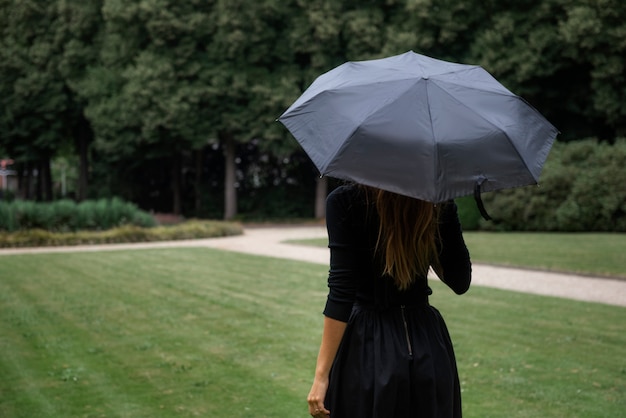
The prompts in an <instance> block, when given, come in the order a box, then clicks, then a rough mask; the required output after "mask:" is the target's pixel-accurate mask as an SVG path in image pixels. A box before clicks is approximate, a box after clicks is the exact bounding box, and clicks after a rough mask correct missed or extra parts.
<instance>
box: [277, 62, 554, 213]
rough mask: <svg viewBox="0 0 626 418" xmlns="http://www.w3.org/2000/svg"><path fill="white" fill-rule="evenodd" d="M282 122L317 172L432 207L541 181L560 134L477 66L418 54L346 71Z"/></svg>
mask: <svg viewBox="0 0 626 418" xmlns="http://www.w3.org/2000/svg"><path fill="white" fill-rule="evenodd" d="M278 120H279V121H280V122H281V123H283V124H284V125H285V126H286V127H287V129H289V131H290V132H291V133H292V134H293V136H294V137H295V138H296V140H298V142H299V143H300V144H301V145H302V147H303V148H304V150H305V151H306V152H307V154H308V155H309V157H310V158H311V160H312V161H313V163H314V164H315V165H316V167H317V168H318V169H319V171H320V174H321V175H326V176H330V177H334V178H339V179H345V180H351V181H354V182H357V183H361V184H365V185H369V186H373V187H377V188H380V189H384V190H388V191H391V192H395V193H399V194H403V195H407V196H411V197H415V198H418V199H422V200H427V201H430V202H435V203H437V202H443V201H446V200H449V199H453V198H456V197H460V196H464V195H468V194H472V193H474V192H475V191H476V190H477V188H480V190H482V191H493V190H498V189H504V188H511V187H518V186H525V185H529V184H537V181H538V179H539V175H540V173H541V169H542V167H543V164H544V163H545V160H546V158H547V156H548V152H549V151H550V148H551V146H552V143H553V142H554V139H555V137H556V135H557V134H558V131H557V129H556V128H555V127H554V126H552V125H551V124H550V123H549V122H548V121H547V120H546V119H545V118H544V117H543V116H542V115H541V114H539V112H537V111H536V110H535V109H534V108H533V107H532V106H530V105H529V104H528V103H526V102H525V101H524V100H523V99H522V98H520V97H518V96H516V95H515V94H513V93H511V92H510V91H509V90H508V89H506V88H505V87H504V86H503V85H502V84H500V83H499V82H498V81H497V80H496V79H495V78H493V77H492V76H491V75H490V74H489V73H488V72H487V71H485V70H484V69H482V68H481V67H479V66H475V65H463V64H456V63H451V62H447V61H441V60H437V59H433V58H430V57H426V56H424V55H420V54H417V53H415V52H412V51H409V52H407V53H405V54H402V55H397V56H393V57H389V58H384V59H378V60H370V61H359V62H347V63H345V64H343V65H340V66H339V67H337V68H335V69H333V70H331V71H329V72H327V73H325V74H323V75H321V76H320V77H318V78H317V79H316V80H315V81H314V82H313V84H311V86H310V87H309V88H308V89H307V90H306V91H305V92H304V93H303V94H302V96H300V98H298V99H297V100H296V101H295V103H293V104H292V105H291V106H290V107H289V109H287V111H285V113H283V114H282V115H281V116H280V118H279V119H278Z"/></svg>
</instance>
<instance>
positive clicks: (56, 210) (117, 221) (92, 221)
mask: <svg viewBox="0 0 626 418" xmlns="http://www.w3.org/2000/svg"><path fill="white" fill-rule="evenodd" d="M0 215H1V219H0V230H3V231H9V232H13V231H18V230H29V229H42V230H46V231H52V232H68V231H79V230H107V229H111V228H116V227H120V226H123V225H136V226H140V227H153V226H155V225H156V221H155V220H154V219H153V217H152V216H151V215H150V214H149V213H146V212H144V211H141V210H140V209H138V208H137V206H135V205H134V204H132V203H128V202H124V201H122V200H121V199H118V198H113V199H99V200H89V201H85V202H81V203H78V204H77V203H74V202H73V201H71V200H58V201H55V202H46V203H35V202H32V201H13V202H10V203H7V202H0Z"/></svg>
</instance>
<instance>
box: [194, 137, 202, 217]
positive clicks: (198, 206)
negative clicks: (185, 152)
mask: <svg viewBox="0 0 626 418" xmlns="http://www.w3.org/2000/svg"><path fill="white" fill-rule="evenodd" d="M202 151H203V149H199V150H196V151H194V153H195V162H196V178H195V182H194V183H195V185H194V194H195V196H194V197H195V200H194V211H195V214H196V217H199V216H200V213H202Z"/></svg>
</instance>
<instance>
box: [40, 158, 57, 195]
mask: <svg viewBox="0 0 626 418" xmlns="http://www.w3.org/2000/svg"><path fill="white" fill-rule="evenodd" d="M40 167H41V169H40V170H39V181H40V182H41V197H42V200H43V201H45V202H50V201H52V200H53V198H54V196H53V195H52V170H51V169H50V157H45V158H44V159H43V160H41V163H40Z"/></svg>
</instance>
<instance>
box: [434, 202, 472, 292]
mask: <svg viewBox="0 0 626 418" xmlns="http://www.w3.org/2000/svg"><path fill="white" fill-rule="evenodd" d="M437 247H438V251H439V260H438V263H433V264H432V267H433V270H434V271H435V273H436V274H437V276H439V278H440V279H441V280H442V281H443V282H444V283H445V284H446V285H448V287H450V288H451V289H452V290H453V291H454V292H455V293H457V294H459V295H460V294H463V293H465V292H467V290H468V289H469V286H470V282H471V280H472V263H471V261H470V255H469V251H468V250H467V246H466V245H465V240H464V239H463V231H462V228H461V223H460V221H459V216H458V214H457V208H456V204H455V203H454V202H453V201H451V202H447V203H445V204H444V205H443V207H442V209H441V214H440V219H439V236H438V240H437Z"/></svg>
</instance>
